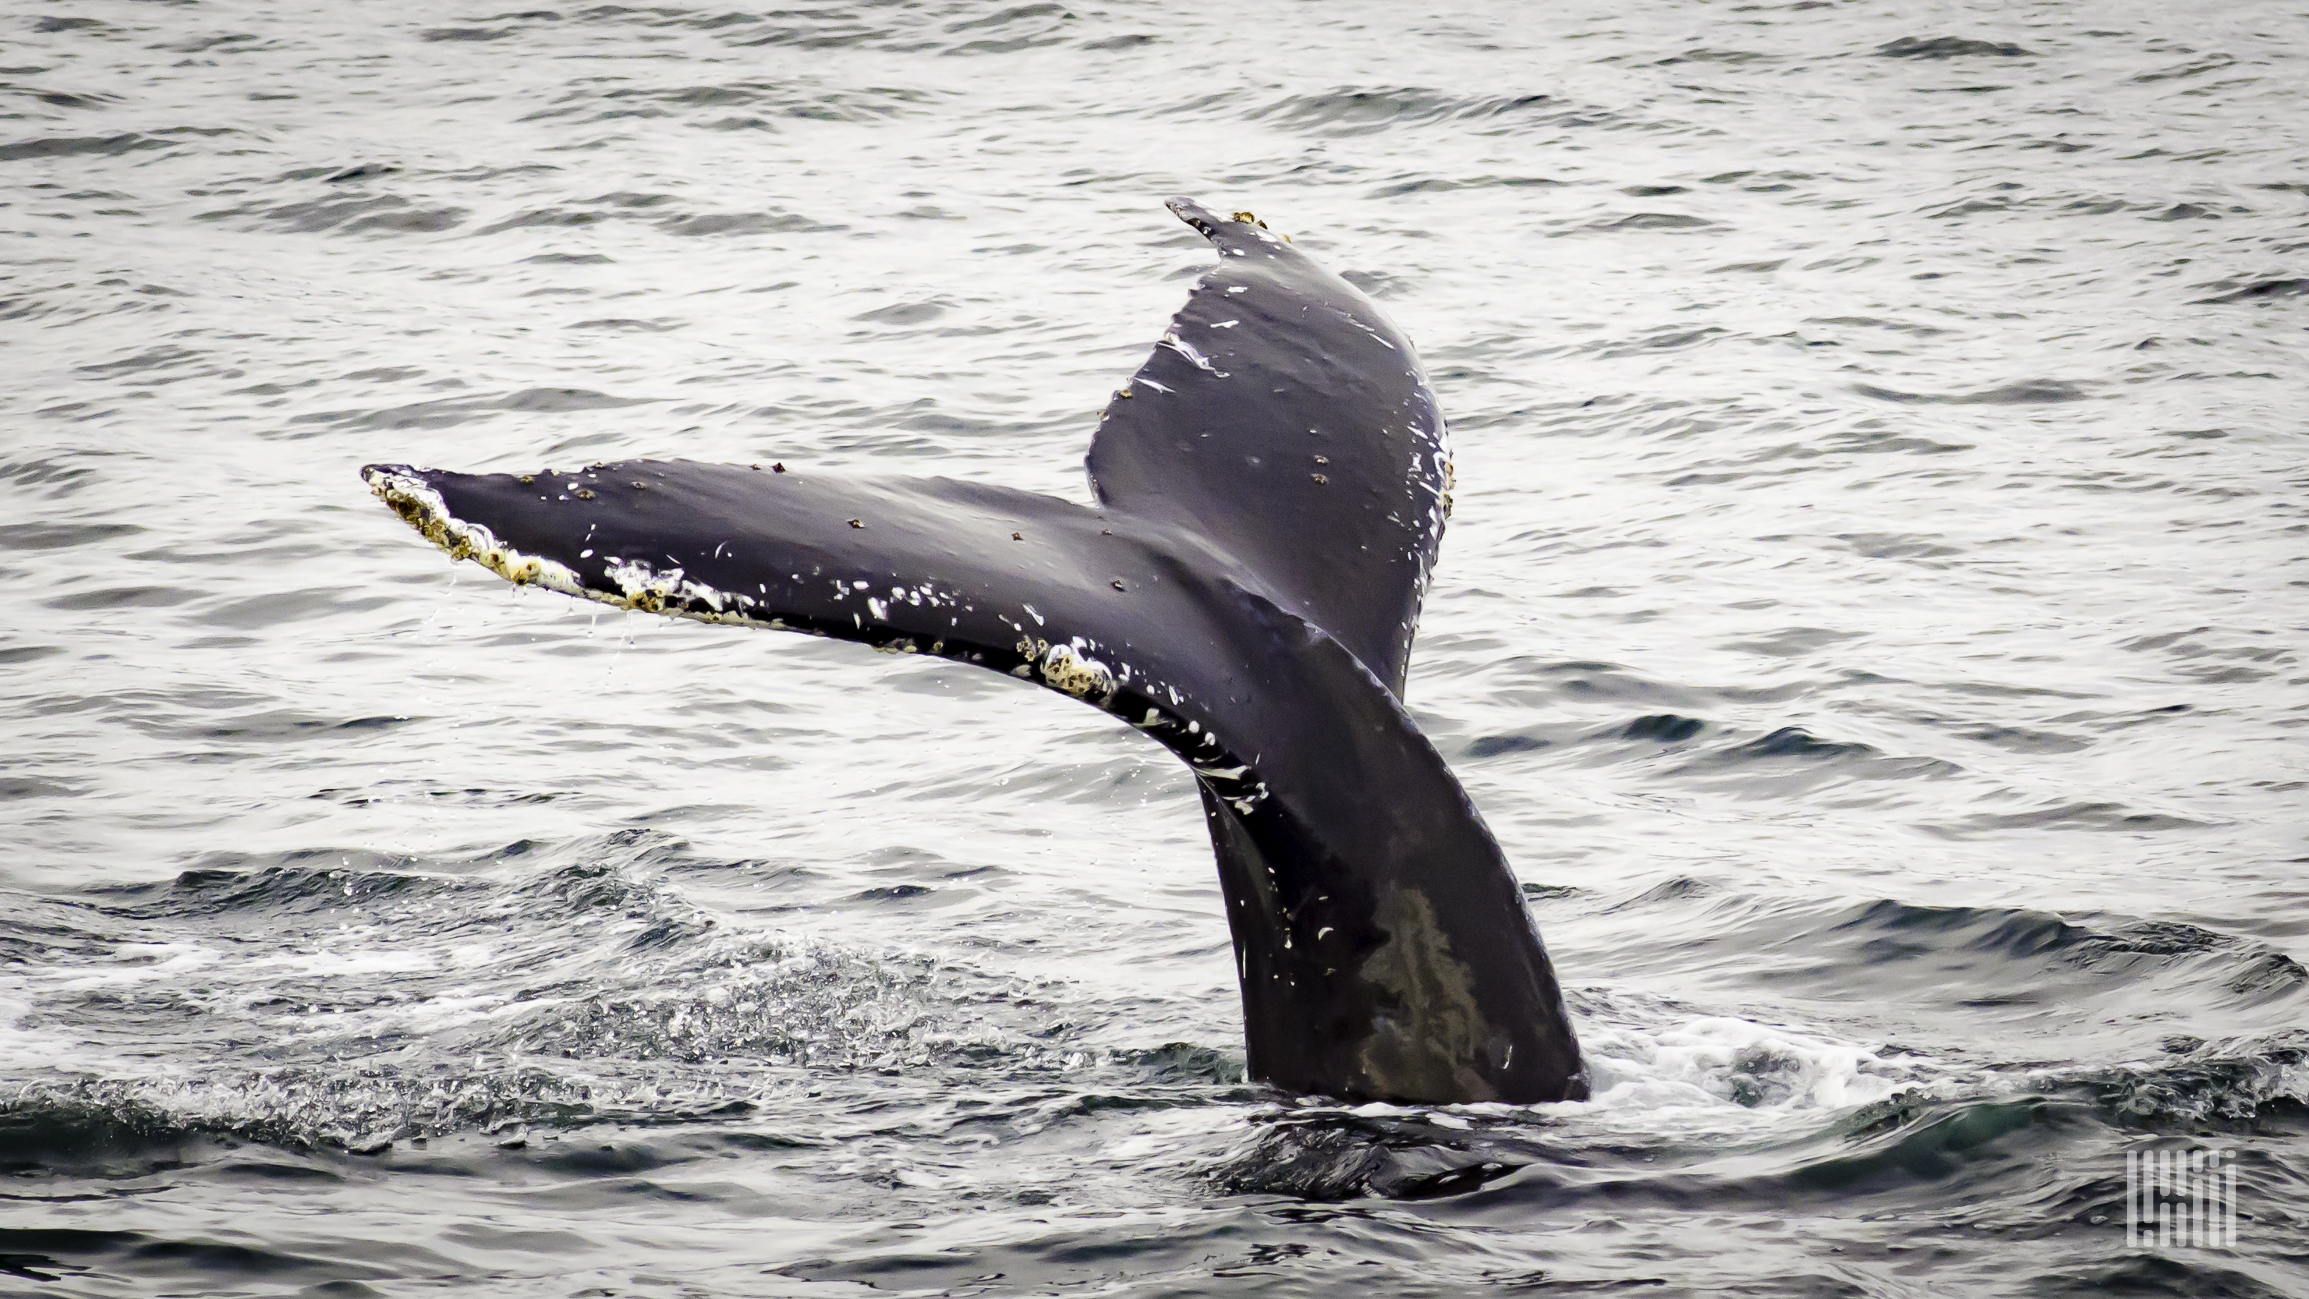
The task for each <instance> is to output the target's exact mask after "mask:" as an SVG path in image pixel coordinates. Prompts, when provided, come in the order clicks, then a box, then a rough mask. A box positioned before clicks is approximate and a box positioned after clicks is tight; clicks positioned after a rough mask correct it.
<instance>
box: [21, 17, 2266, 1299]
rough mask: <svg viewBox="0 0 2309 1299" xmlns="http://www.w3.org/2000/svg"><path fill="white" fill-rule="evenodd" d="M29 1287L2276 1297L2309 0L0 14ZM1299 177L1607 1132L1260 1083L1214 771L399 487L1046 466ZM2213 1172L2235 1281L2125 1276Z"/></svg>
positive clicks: (1070, 460)
mask: <svg viewBox="0 0 2309 1299" xmlns="http://www.w3.org/2000/svg"><path fill="white" fill-rule="evenodd" d="M0 43H4V49H0V84H4V87H5V89H6V91H7V96H6V99H5V100H4V101H0V113H4V114H5V118H6V120H5V122H4V123H0V263H4V265H0V275H4V277H5V279H4V281H0V583H4V586H0V589H5V591H6V592H7V593H8V596H9V600H8V610H7V614H6V616H5V618H4V619H0V846H4V851H0V1173H4V1174H5V1177H4V1178H0V1293H6V1294H10V1295H15V1294H37V1295H87V1296H96V1295H107V1296H109V1295H151V1294H187V1295H189V1294H203V1295H207V1294H236V1295H240V1294H245V1295H292V1294H302V1295H332V1296H343V1295H416V1294H431V1293H443V1292H469V1293H485V1294H491V1295H509V1296H575V1295H588V1296H608V1295H621V1296H625V1295H633V1296H677V1295H679V1296H690V1295H776V1296H855V1295H867V1294H891V1295H899V1294H909V1295H911V1294H920V1295H931V1294H939V1295H1004V1294H1048V1295H1092V1294H1096V1295H1132V1296H1141V1295H1144V1296H1153V1295H1188V1294H1224V1295H1238V1294H1245V1295H1247V1294H1259V1295H1331V1294H1338V1293H1343V1292H1355V1293H1366V1294H1374V1295H1382V1294H1383V1295H1466V1294H1482V1293H1491V1292H1493V1291H1494V1290H1497V1291H1498V1292H1501V1293H1510V1292H1514V1293H1520V1292H1557V1291H1560V1292H1565V1293H1617V1292H1619V1291H1622V1290H1627V1291H1640V1292H1642V1293H1646V1294H1663V1295H1670V1294H1709V1295H1713V1294H1754V1295H1774V1296H1777V1295H1871V1296H1912V1295H1913V1296H1925V1295H1934V1296H1937V1295H1949V1294H1965V1295H2014V1296H2057V1295H2097V1294H2109V1293H2124V1294H2141V1295H2149V1294H2169V1295H2224V1296H2260V1295H2298V1294H2302V1293H2305V1292H2309V1220H2305V1219H2309V1198H2305V1192H2309V1017H2305V1010H2309V970H2305V969H2304V966H2303V964H2302V962H2303V961H2304V960H2309V835H2305V834H2304V827H2305V825H2309V815H2305V813H2309V783H2305V782H2309V762H2305V761H2304V758H2303V753H2304V749H2303V739H2304V736H2303V730H2304V727H2309V668H2305V667H2304V665H2303V662H2302V656H2303V651H2304V642H2305V627H2309V562H2305V560H2309V509H2305V495H2304V489H2305V488H2309V472H2305V471H2304V463H2305V461H2309V457H2305V456H2304V449H2305V447H2309V418H2305V417H2304V414H2303V411H2304V409H2305V404H2304V397H2305V394H2309V9H2305V8H2304V6H2303V4H2302V3H2301V0H2283V2H2269V3H2263V2H2259V0H2239V2H2238V3H2231V4H2221V5H2201V6H2171V5H2160V4H2149V3H2142V2H2140V0H2106V2H2104V3H2081V2H2080V3H2034V4H1987V3H1973V4H1958V3H1939V4H1899V3H1882V2H1879V0H1862V2H1841V0H1802V2H1801V3H1794V4H1744V5H1734V4H1721V3H1718V4H1700V3H1665V2H1658V0H1632V2H1631V3H1628V4H1621V5H1604V4H1597V3H1593V2H1592V0H1579V2H1575V3H1571V4H1565V5H1553V6H1515V5H1506V4H1494V5H1464V4H1462V5H1448V4H1447V5H1438V6H1411V7H1404V6H1385V5H1375V4H1331V5H1313V4H1282V3H1267V2H1264V0H1245V2H1244V3H1238V4H1232V5H1227V6H1222V7H1216V8H1198V9H1192V10H1189V9H1187V8H1185V7H1180V6H1161V5H1153V4H1126V3H1093V4H1083V5H1075V6H1065V5H1059V4H1021V5H1015V6H1009V7H1004V6H1001V5H999V4H984V5H970V4H957V3H945V4H934V3H910V4H888V5H864V4H814V5H808V6H801V7H793V8H784V9H767V8H744V7H734V8H733V7H731V5H730V2H729V0H721V2H718V3H716V4H713V5H708V6H703V7H689V6H686V5H683V4H647V5H639V6H632V7H628V6H621V5H571V6H567V7H563V8H558V9H552V10H547V9H534V10H515V9H510V8H504V9H501V8H498V7H496V6H493V5H488V4H480V5H475V4H464V3H450V2H446V0H413V2H411V3H405V4H396V5H350V4H319V3H312V2H311V0H302V2H299V0H290V2H287V3H271V4H257V3H246V2H236V0H198V2H188V3H176V4H154V3H130V2H129V0H72V2H71V3H69V4H67V3H48V4H39V3H28V4H22V5H15V6H9V7H7V9H6V11H5V12H0ZM1173 193H1185V194H1191V195H1195V196H1198V197H1200V198H1202V199H1204V200H1206V201H1208V202H1209V203H1210V204H1211V205H1212V206H1214V207H1219V208H1222V210H1231V209H1236V208H1247V209H1251V210H1255V211H1257V212H1258V213H1259V214H1260V215H1261V216H1263V217H1265V218H1266V219H1267V220H1268V222H1269V223H1270V224H1271V225H1273V226H1274V227H1275V228H1277V229H1280V230H1284V231H1288V232H1290V233H1292V234H1293V235H1294V237H1295V238H1296V239H1297V241H1298V243H1299V244H1300V246H1301V247H1304V248H1306V249H1308V250H1310V251H1311V252H1313V253H1314V255H1315V256H1317V257H1318V258H1319V259H1321V260H1323V261H1324V262H1325V263H1326V264H1328V265H1330V266H1331V267H1333V268H1334V269H1337V270H1340V271H1342V272H1344V273H1346V274H1347V275H1348V276H1349V277H1350V278H1351V279H1353V280H1354V281H1355V282H1356V283H1357V284H1359V285H1361V286H1362V287H1364V288H1365V290H1366V291H1367V292H1369V293H1371V294H1372V295H1373V296H1374V297H1375V298H1376V299H1377V300H1378V301H1379V302H1380V303H1381V304H1382V305H1383V306H1384V307H1385V309H1386V310H1387V311H1388V312H1389V313H1390V314H1391V315H1392V316H1393V317H1394V319H1395V320H1396V321H1397V323H1398V324H1399V325H1401V326H1402V327H1403V328H1404V329H1405V330H1406V331H1407V332H1408V333H1409V334H1410V336H1411V337H1412V338H1413V339H1414V340H1415V341H1416V342H1417V343H1418V345H1419V346H1420V348H1421V351H1422V354H1423V356H1424V358H1425V360H1426V363H1427V365H1428V368H1429V370H1430V372H1431V374H1432V376H1433V379H1434V383H1435V388H1436V390H1437V392H1438V394H1439V396H1440V399H1441V402H1442V405H1443V408H1444V411H1445V414H1446V415H1447V416H1448V417H1449V419H1450V420H1451V423H1452V428H1453V434H1454V440H1455V443H1456V446H1457V452H1458V464H1457V469H1458V483H1459V490H1458V493H1457V509H1456V513H1455V515H1454V517H1453V519H1452V523H1451V528H1450V531H1449V533H1448V535H1447V536H1446V538H1445V541H1444V546H1443V556H1442V561H1441V566H1440V570H1439V573H1438V578H1437V582H1436V585H1435V587H1434V590H1433V592H1432V594H1431V596H1430V598H1429V601H1428V604H1427V608H1426V615H1425V619H1424V622H1423V623H1422V627H1421V633H1420V639H1419V642H1418V645H1417V648H1416V649H1415V651H1414V653H1413V659H1412V669H1411V679H1410V685H1409V689H1408V699H1409V702H1410V704H1411V706H1412V709H1413V711H1414V713H1415V715H1416V716H1417V718H1418V721H1419V723H1420V725H1421V726H1422V728H1423V729H1424V730H1425V731H1426V732H1427V733H1428V735H1429V736H1431V737H1432V738H1433V739H1434V741H1435V742H1436V744H1437V746H1438V747H1439V748H1440V749H1441V750H1442V751H1443V753H1444V754H1445V756H1446V757H1447V758H1448V759H1449V760H1450V761H1451V763H1452V765H1453V767H1454V768H1455V770H1456V771H1457V772H1458V774H1459V775H1460V777H1461V778H1462V779H1463V780H1464V781H1465V782H1466V784H1467V786H1468V788H1469V790H1470V792H1471V794H1472V796H1473V797H1474V799H1475V801H1476V803H1477V804H1478V806H1479V807H1480V808H1481V810H1482V812H1483V814H1484V816H1485V817H1486V819H1487V820H1488V822H1489V824H1490V825H1491V827H1492V828H1493V830H1494V831H1495V832H1496V833H1497V834H1498V836H1499V838H1500V839H1501V841H1502V843H1503V844H1504V846H1505V847H1506V850H1507V854H1508V857H1509V859H1510V860H1511V861H1512V862H1513V863H1514V864H1515V866H1516V868H1517V870H1518V872H1519V873H1520V875H1521V876H1522V878H1523V880H1524V881H1525V884H1526V892H1527V893H1528V894H1529V895H1530V898H1531V904H1532V907H1533V910H1534V913H1535V915H1536V916H1537V918H1538V921H1539V923H1540V926H1541V929H1542V931H1543V932H1544V933H1545V935H1546V937H1547V941H1548V944H1549V947H1550V950H1551V951H1552V953H1553V954H1554V957H1555V959H1556V962H1557V964H1558V968H1559V970H1560V973H1561V975H1562V977H1563V980H1564V982H1565V985H1566V988H1567V990H1568V994H1569V997H1570V999H1571V1002H1572V1006H1573V1010H1574V1013H1575V1017H1576V1020H1577V1023H1578V1026H1579V1030H1580V1033H1581V1035H1582V1039H1583V1042H1584V1044H1585V1046H1586V1048H1587V1051H1588V1055H1589V1059H1590V1062H1591V1067H1592V1069H1593V1070H1594V1073H1595V1078H1596V1083H1597V1087H1596V1091H1597V1095H1596V1097H1595V1099H1594V1100H1593V1101H1591V1102H1587V1103H1583V1104H1566V1105H1554V1106H1537V1107H1530V1108H1511V1107H1504V1106H1461V1107H1444V1108H1437V1109H1409V1108H1394V1107H1387V1106H1363V1107H1356V1108H1348V1107H1344V1106H1341V1105H1338V1104H1334V1103H1330V1102H1326V1101H1323V1100H1322V1099H1320V1098H1300V1097H1292V1096H1286V1095H1281V1094H1277V1093H1275V1092H1272V1091H1269V1090H1267V1089H1265V1088H1262V1087H1260V1086H1258V1085H1255V1084H1252V1083H1248V1082H1246V1081H1245V1080H1244V1078H1243V1067H1242V1055H1241V1042H1240V1010H1239V1005H1238V1002H1237V997H1236V990H1235V980H1234V972H1233V968H1232V962H1231V959H1230V956H1229V948H1228V940H1227V932H1226V928H1225V925H1224V923H1223V917H1222V916H1221V913H1220V909H1219V895H1218V889H1217V885H1216V880H1215V877H1214V875H1213V872H1212V869H1211V865H1210V860H1209V847H1208V844H1207V842H1206V840H1205V837H1204V832H1203V828H1202V822H1201V816H1200V813H1199V810H1198V808H1197V805H1196V800H1195V797H1194V793H1193V788H1192V785H1191V781H1190V778H1189V776H1188V774H1187V773H1186V771H1185V769H1184V768H1183V767H1181V766H1180V765H1178V764H1177V763H1176V762H1175V761H1173V760H1172V759H1171V758H1170V757H1169V756H1168V755H1167V754H1165V753H1163V752H1162V751H1160V750H1159V749H1157V748H1156V747H1155V746H1154V745H1153V744H1152V743H1151V742H1149V741H1147V740H1145V739H1144V738H1143V737H1141V736H1139V735H1137V734H1135V733H1133V732H1130V731H1129V730H1127V729H1126V728H1122V727H1119V726H1116V725H1115V724H1113V723H1112V721H1111V720H1110V719H1108V718H1106V717H1104V716H1103V715H1101V714H1098V713H1096V712H1094V711H1091V710H1088V709H1084V708H1081V707H1079V706H1076V705H1075V704H1073V703H1071V702H1070V701H1067V700H1065V699H1063V698H1061V697H1059V696H1057V695H1055V694H1051V693H1049V692H1044V691H1038V690H1035V689H1032V688H1030V687H1027V686H1025V685H1024V684H1022V683H1018V682H1013V681H1008V680H1005V679H1000V678H997V677H995V676H993V675H992V674H988V673H983V672H973V671H971V670H967V669H964V668H961V667H956V666H951V665H945V664H940V663H934V662H924V661H921V660H917V659H895V658H891V657H887V656H882V655H877V654H874V653H872V652H870V651H867V650H865V649H863V648H860V647H857V646H850V645H842V644H834V643H829V642H823V641H813V640H808V639H804V638H801V637H787V636H778V635H772V634H767V633H760V632H745V631H740V630H735V629H728V628H710V627H703V626H698V625H693V624H686V623H672V622H664V621H660V620H655V619H650V618H646V617H643V616H639V615H618V614H614V613H609V612H606V611H602V610H599V609H598V608H597V607H594V606H582V607H581V606H579V605H577V604H576V603H574V602H572V601H569V600H566V599H564V598H561V597H559V596H552V595H548V594H544V593H540V592H526V593H525V592H520V591H516V590H515V589H513V588H510V587H508V586H506V585H504V584H502V583H500V582H498V581H497V580H496V579H495V578H493V577H491V576H489V575H488V574H486V573H484V572H483V571H482V570H480V569H478V568H475V567H473V566H472V565H462V566H452V565H450V564H448V563H446V562H444V560H443V557H442V556H441V555H440V554H439V553H437V552H436V551H434V550H432V549H431V548H430V547H428V546H426V545H424V544H423V543H422V541H421V540H420V539H418V538H417V537H415V536H414V535H413V534H412V533H410V531H409V530H408V529H407V528H406V527H405V526H403V525H402V524H401V523H400V522H399V521H398V520H397V519H395V518H394V517H393V516H392V515H391V514H390V513H389V512H387V511H386V510H384V509H382V508H380V507H379V506H378V505H377V503H376V502H375V501H373V500H372V499H371V498H370V497H369V496H368V494H367V492H366V490H365V489H364V487H363V485H362V483H361V482H360V481H359V479H358V478H357V477H356V475H355V470H356V468H357V467H358V466H359V465H360V464H362V463H364V462H367V461H372V460H398V461H407V462H412V463H417V464H430V465H443V466H450V467H457V468H486V469H500V470H512V469H529V468H537V467H541V466H545V465H556V464H559V465H569V464H576V463H581V462H584V461H590V460H597V459H604V458H614V457H628V456H661V457H663V456H681V457H689V458H696V459H706V460H735V461H754V460H769V459H773V458H775V459H780V460H784V461H788V462H795V463H800V464H805V465H808V466H811V467H812V468H828V469H838V470H856V471H859V472H875V473H921V474H940V475H947V476H957V477H964V478H977V479H983V480H986V481H989V482H998V483H1002V484H1006V485H1010V486H1014V487H1020V488H1027V489H1033V490H1040V491H1047V492H1052V493H1056V494H1059V495H1064V496H1070V497H1073V498H1075V499H1085V498H1086V497H1087V489H1086V487H1085V485H1084V481H1083V477H1082V472H1081V457H1082V452H1083V450H1084V447H1085V446H1086V444H1087V441H1088V438H1089V434H1090V430H1091V427H1092V423H1093V420H1094V417H1095V412H1096V411H1097V409H1098V407H1099V406H1100V405H1102V404H1103V402H1104V401H1105V399H1106V394H1107V393H1108V391H1109V390H1110V389H1111V388H1112V387H1113V386H1114V385H1115V384H1116V383H1117V382H1119V381H1120V380H1121V379H1123V378H1124V377H1126V376H1128V375H1129V374H1130V373H1131V371H1132V370H1134V369H1135V368H1136V367H1137V365H1138V363H1139V361H1140V360H1141V359H1142V358H1143V357H1144V356H1145V354H1146V352H1147V350H1148V348H1149V347H1150V345H1151V344H1152V343H1153V341H1154V340H1155V339H1156V338H1157V337H1158V336H1159V335H1160V333H1161V329H1162V325H1163V322H1164V321H1165V320H1166V319H1167V317H1168V315H1169V313H1170V312H1171V311H1172V310H1174V309H1175V308H1176V306H1177V305H1178V304H1179V303H1180V302H1181V301H1182V300H1183V298H1184V294H1185V291H1186V288H1187V286H1188V284H1189V283H1191V281H1192V279H1193V278H1194V277H1195V276H1196V275H1198V274H1200V273H1201V272H1202V270H1204V269H1205V268H1206V267H1208V266H1209V265H1210V264H1211V261H1212V258H1211V254H1210V251H1209V249H1208V246H1207V245H1206V244H1204V242H1203V241H1202V240H1201V239H1200V238H1199V237H1198V236H1196V235H1195V234H1194V232H1192V231H1191V230H1189V229H1187V228H1186V227H1184V226H1182V225H1180V224H1178V223H1177V222H1176V221H1174V220H1173V219H1172V218H1171V217H1170V216H1169V214H1167V213H1166V212H1164V211H1163V209H1162V207H1161V200H1162V199H1163V198H1164V197H1166V196H1168V195H1170V194H1173ZM2175 1150H2212V1151H2219V1152H2225V1157H2227V1158H2229V1159H2231V1160H2233V1161H2234V1166H2235V1167H2236V1169H2237V1193H2236V1205H2237V1209H2238V1221H2237V1230H2236V1239H2235V1242H2234V1244H2233V1245H2230V1246H2227V1247H2223V1248H2191V1247H2185V1246H2181V1245H2165V1244H2158V1243H2156V1242H2149V1243H2145V1244H2144V1243H2138V1242H2135V1243H2128V1237H2127V1234H2126V1226H2125V1224H2126V1166H2127V1165H2126V1159H2127V1155H2128V1153H2136V1152H2142V1151H2175Z"/></svg>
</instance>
